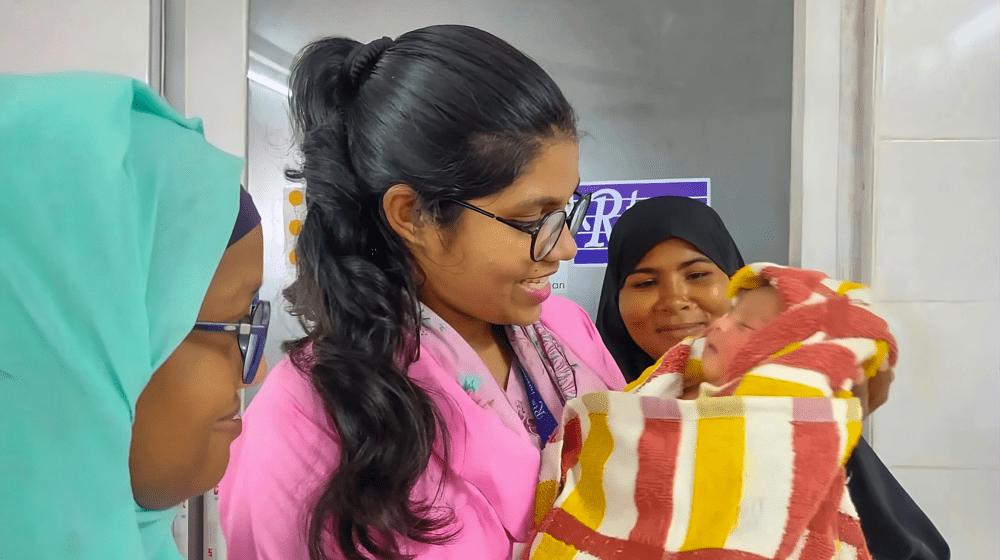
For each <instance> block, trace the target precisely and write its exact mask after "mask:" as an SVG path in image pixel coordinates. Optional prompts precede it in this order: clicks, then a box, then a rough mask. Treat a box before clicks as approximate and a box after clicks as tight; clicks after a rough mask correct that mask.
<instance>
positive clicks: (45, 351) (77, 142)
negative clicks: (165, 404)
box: [0, 73, 243, 560]
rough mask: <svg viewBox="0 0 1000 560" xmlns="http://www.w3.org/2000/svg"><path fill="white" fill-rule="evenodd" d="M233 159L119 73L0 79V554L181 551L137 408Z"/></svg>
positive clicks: (179, 309)
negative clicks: (137, 437)
mask: <svg viewBox="0 0 1000 560" xmlns="http://www.w3.org/2000/svg"><path fill="white" fill-rule="evenodd" d="M242 167H243V164H242V161H241V160H240V159H239V158H236V157H234V156H231V155H228V154H226V153H224V152H222V151H220V150H218V149H216V148H213V147H212V146H211V145H209V144H208V142H207V141H206V140H205V137H204V134H203V131H202V126H201V121H199V120H197V119H193V120H192V119H185V118H183V117H182V116H180V115H179V114H178V113H176V112H175V111H174V110H173V109H171V108H170V107H169V106H168V105H167V104H166V103H165V102H164V101H163V100H161V99H160V98H159V97H158V96H157V95H156V94H155V93H154V92H153V91H152V90H150V89H149V88H148V87H146V86H145V85H144V84H142V83H140V82H137V81H135V80H132V79H130V78H126V77H121V76H114V75H106V74H86V73H66V74H50V75H37V76H27V75H3V74H0V558H39V559H50V558H51V559H59V560H63V559H67V560H68V559H87V560H90V559H93V560H97V559H100V560H110V559H128V560H135V559H141V558H148V559H153V558H155V559H157V560H167V559H177V558H180V556H179V554H178V553H177V550H176V547H175V546H174V544H173V540H172V538H171V535H170V521H171V519H172V516H173V511H166V512H150V511H145V510H142V509H141V508H139V507H138V506H137V505H136V504H135V502H134V500H133V497H132V488H131V482H130V478H129V467H128V457H129V443H130V440H131V428H132V421H133V416H134V413H135V403H136V400H137V399H138V397H139V394H140V393H141V392H142V390H143V388H144V387H145V385H146V383H147V382H148V381H149V378H150V376H151V375H152V373H153V371H154V370H156V369H157V368H158V367H159V366H160V365H161V364H162V363H163V362H164V361H165V360H166V359H167V357H168V356H169V355H170V354H171V353H172V352H173V350H174V349H175V348H176V347H177V346H178V345H179V344H180V342H181V341H182V340H183V339H184V337H185V336H187V334H188V332H189V331H190V330H191V327H192V326H193V325H194V322H195V319H196V317H197V315H198V311H199V309H200V307H201V303H202V300H203V298H204V296H205V292H206V291H207V290H208V285H209V283H210V281H211V279H212V276H213V274H214V273H215V269H216V267H217V266H218V264H219V261H220V259H221V258H222V253H223V251H224V250H225V248H226V244H227V242H228V240H229V236H230V233H231V231H232V229H233V223H234V221H235V219H236V214H237V210H238V208H239V200H240V172H241V170H242Z"/></svg>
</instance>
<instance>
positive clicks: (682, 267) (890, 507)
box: [597, 196, 951, 560]
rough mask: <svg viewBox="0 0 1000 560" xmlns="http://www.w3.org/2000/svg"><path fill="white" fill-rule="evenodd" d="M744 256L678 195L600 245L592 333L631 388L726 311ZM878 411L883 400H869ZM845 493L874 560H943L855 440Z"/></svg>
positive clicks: (714, 220) (923, 519) (641, 207)
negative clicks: (602, 262)
mask: <svg viewBox="0 0 1000 560" xmlns="http://www.w3.org/2000/svg"><path fill="white" fill-rule="evenodd" d="M743 264H744V263H743V257H742V256H740V251H739V249H738V248H737V247H736V243H735V241H733V238H732V236H730V235H729V231H728V230H727V229H726V226H725V224H724V223H723V222H722V218H720V217H719V215H718V214H717V213H716V212H715V210H713V209H711V208H710V207H709V206H708V205H706V204H703V203H701V202H698V201H695V200H692V199H689V198H683V197H676V196H664V197H657V198H651V199H648V200H644V201H642V202H639V203H637V204H635V205H634V206H632V207H631V208H629V209H628V210H627V211H626V212H625V213H624V214H622V216H621V217H620V218H618V222H617V223H615V226H614V228H613V229H612V231H611V238H610V239H609V242H608V267H607V270H606V271H605V273H604V285H603V287H602V289H601V300H600V304H599V305H598V310H597V330H598V332H600V333H601V337H602V338H603V339H604V344H605V345H607V347H608V350H609V351H610V352H611V355H612V356H614V358H615V361H616V362H618V366H619V367H620V368H621V370H622V373H623V374H624V375H625V379H626V380H628V381H632V380H634V379H636V378H637V377H638V376H639V375H640V374H642V372H643V371H644V370H645V369H646V368H647V367H649V366H651V365H652V364H653V362H654V361H655V360H656V359H658V358H659V357H660V356H662V355H663V354H664V353H665V352H666V351H667V350H668V349H669V348H670V347H672V346H673V345H674V344H676V343H677V342H680V341H681V340H683V339H684V338H685V337H687V336H700V335H701V334H702V333H703V332H704V329H705V327H707V326H708V323H711V322H712V321H714V320H715V319H717V318H719V317H720V316H722V315H723V314H724V313H725V312H726V311H728V310H729V307H730V305H731V303H730V300H729V299H728V298H727V297H726V289H725V288H726V285H727V284H728V281H729V277H730V276H732V275H733V274H734V273H735V272H736V271H737V270H739V269H740V268H741V267H743ZM874 404H881V402H878V403H874ZM847 472H848V483H847V487H848V491H849V493H850V495H851V499H852V501H853V502H854V505H855V507H856V509H857V510H858V518H859V519H860V521H861V530H862V532H863V533H864V535H865V540H866V541H867V543H868V548H869V550H870V552H871V554H872V557H873V558H874V560H948V559H949V558H950V557H951V553H950V551H949V548H948V544H947V543H946V542H945V541H944V539H943V538H942V537H941V534H940V533H939V532H938V531H937V529H936V528H935V527H934V525H933V524H932V523H931V521H930V520H929V519H928V518H927V516H926V515H924V513H923V511H921V510H920V508H919V507H918V506H917V504H916V503H915V502H914V501H913V499H912V498H910V496H909V495H908V494H907V493H906V491H905V490H904V489H903V487H902V486H900V485H899V482H897V481H896V479H895V478H894V477H893V476H892V473H890V472H889V470H888V469H887V468H886V467H885V465H884V464H883V463H882V461H881V460H880V459H879V458H878V456H877V455H875V452H874V451H873V450H872V448H871V447H870V446H869V445H868V443H867V442H866V441H865V440H864V438H862V439H861V440H859V442H858V445H857V447H856V448H855V450H854V453H853V454H852V456H851V458H850V459H849V460H848V461H847Z"/></svg>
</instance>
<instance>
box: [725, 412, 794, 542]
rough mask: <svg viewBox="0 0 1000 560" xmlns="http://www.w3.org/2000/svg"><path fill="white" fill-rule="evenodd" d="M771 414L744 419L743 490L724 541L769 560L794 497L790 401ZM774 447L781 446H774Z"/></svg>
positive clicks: (782, 529)
mask: <svg viewBox="0 0 1000 560" xmlns="http://www.w3.org/2000/svg"><path fill="white" fill-rule="evenodd" d="M770 407H771V410H772V411H773V412H774V413H772V412H771V411H768V412H758V413H754V414H747V416H746V418H745V422H746V424H745V428H744V434H745V437H744V441H745V444H744V449H746V450H748V451H750V450H754V451H756V452H757V453H766V456H755V455H753V454H750V453H747V455H746V456H745V457H744V459H743V460H744V464H743V490H742V492H741V496H740V513H739V517H738V518H737V525H736V529H735V530H733V532H732V533H730V535H729V538H728V539H727V540H726V548H731V549H733V550H742V551H745V552H750V553H753V554H757V555H760V556H763V557H765V558H773V557H774V556H775V555H776V554H777V553H778V548H779V547H780V546H781V538H782V537H783V536H784V534H785V524H786V522H787V517H788V503H789V500H790V499H791V496H792V479H793V478H794V475H793V471H794V465H795V456H794V453H793V452H792V450H791V447H790V446H789V445H790V444H791V442H793V441H794V438H793V434H792V431H793V427H792V423H791V422H789V421H788V419H789V418H790V417H792V401H791V399H772V400H771V403H770ZM778 442H780V443H781V445H780V446H778V445H776V444H777V443H778Z"/></svg>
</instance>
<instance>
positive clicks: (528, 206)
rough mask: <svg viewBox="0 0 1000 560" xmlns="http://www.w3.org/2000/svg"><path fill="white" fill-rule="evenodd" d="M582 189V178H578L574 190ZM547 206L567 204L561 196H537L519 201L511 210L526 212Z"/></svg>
mask: <svg viewBox="0 0 1000 560" xmlns="http://www.w3.org/2000/svg"><path fill="white" fill-rule="evenodd" d="M578 190H580V180H579V179H577V181H576V187H575V188H574V189H573V192H576V191H578ZM546 206H558V207H560V208H561V207H563V206H565V204H564V203H563V201H562V200H561V199H559V198H556V197H554V196H536V197H535V198H529V199H528V200H525V201H523V202H520V203H518V204H517V205H516V206H514V207H513V208H511V212H525V211H527V210H533V209H535V208H539V207H541V208H545V207H546Z"/></svg>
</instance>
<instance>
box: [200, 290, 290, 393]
mask: <svg viewBox="0 0 1000 560" xmlns="http://www.w3.org/2000/svg"><path fill="white" fill-rule="evenodd" d="M247 319H249V322H248V321H247ZM270 321H271V302H269V301H261V300H258V299H257V298H254V300H253V306H252V307H251V308H250V314H249V315H247V316H246V317H245V318H244V320H243V321H241V322H239V323H212V322H208V321H198V322H197V323H195V324H194V328H193V330H196V331H209V332H232V333H236V340H237V341H238V342H239V345H240V354H242V355H243V383H244V384H245V385H249V384H251V383H253V379H254V377H256V375H257V368H258V367H260V361H261V359H263V357H264V343H265V342H266V341H267V325H268V323H270Z"/></svg>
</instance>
